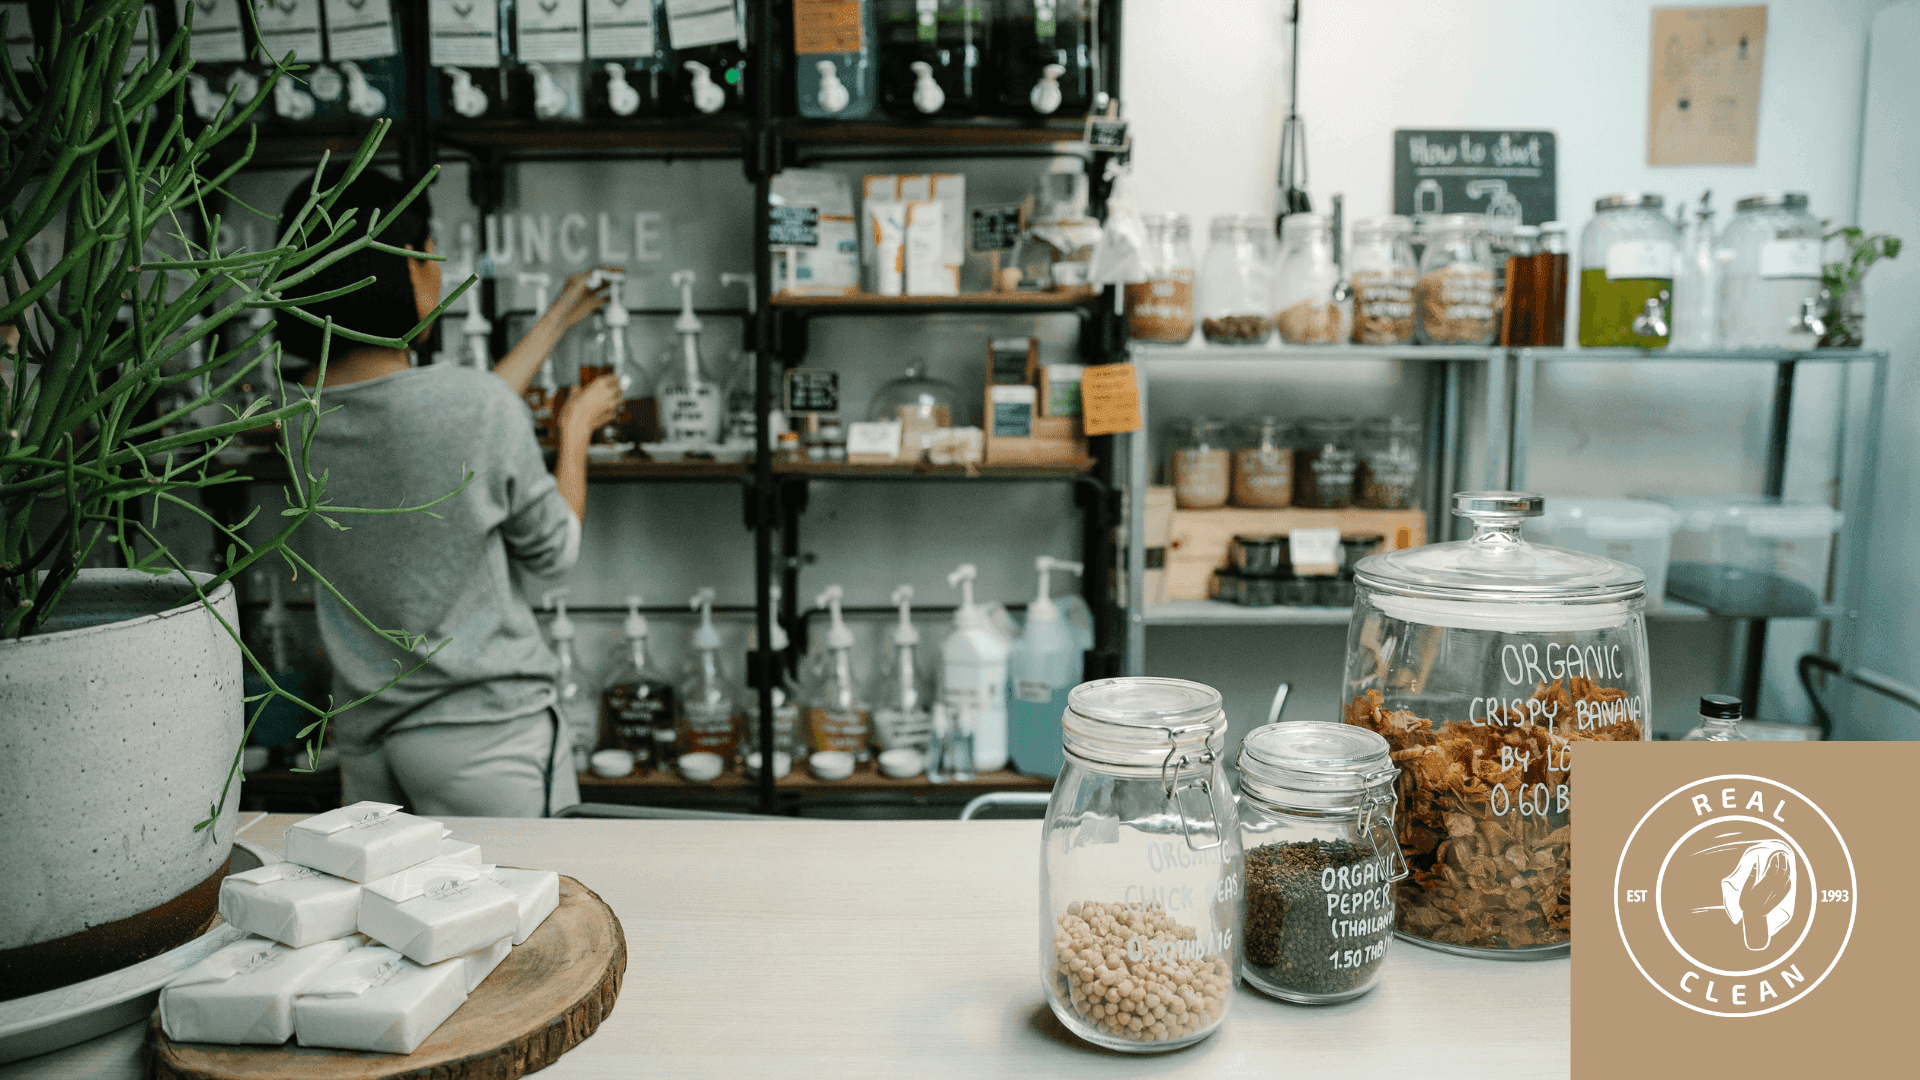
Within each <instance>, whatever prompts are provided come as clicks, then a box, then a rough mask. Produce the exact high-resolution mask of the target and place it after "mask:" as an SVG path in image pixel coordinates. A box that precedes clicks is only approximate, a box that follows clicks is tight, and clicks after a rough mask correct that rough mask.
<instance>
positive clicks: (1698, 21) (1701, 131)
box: [1647, 4, 1767, 165]
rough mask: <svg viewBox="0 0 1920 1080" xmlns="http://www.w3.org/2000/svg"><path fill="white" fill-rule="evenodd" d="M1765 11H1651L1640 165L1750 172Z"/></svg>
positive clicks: (1754, 8) (1757, 120) (1757, 115)
mask: <svg viewBox="0 0 1920 1080" xmlns="http://www.w3.org/2000/svg"><path fill="white" fill-rule="evenodd" d="M1766 45H1767V8H1766V5H1764V4H1760V5H1755V6H1752V7H1690V8H1655V9H1654V11H1653V56H1652V62H1651V63H1650V64H1649V65H1648V72H1649V79H1648V86H1647V164H1649V165H1751V164H1753V147H1754V142H1755V135H1756V133H1757V131H1758V129H1759V124H1760V68H1761V61H1762V59H1763V58H1764V56H1765V53H1766Z"/></svg>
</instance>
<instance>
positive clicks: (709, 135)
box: [434, 118, 746, 155]
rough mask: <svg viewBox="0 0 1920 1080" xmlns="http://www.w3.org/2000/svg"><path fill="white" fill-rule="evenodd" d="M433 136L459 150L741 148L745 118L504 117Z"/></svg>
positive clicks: (716, 150)
mask: <svg viewBox="0 0 1920 1080" xmlns="http://www.w3.org/2000/svg"><path fill="white" fill-rule="evenodd" d="M434 138H435V140H436V141H438V142H439V143H440V144H441V145H443V146H448V147H451V148H453V149H455V150H461V149H486V150H497V151H501V152H504V153H509V154H530V155H540V154H568V153H580V152H595V151H620V150H664V151H672V150H681V151H689V152H704V153H715V154H738V153H740V152H741V150H742V148H743V147H744V146H745V145H746V122H745V121H744V120H727V119H719V120H715V119H707V118H701V119H697V120H695V119H672V118H669V119H646V120H635V121H632V122H629V123H622V124H618V125H614V124H599V123H589V124H575V125H565V126H555V125H536V124H534V123H532V122H530V121H527V122H522V121H502V122H501V123H500V124H499V125H498V126H490V127H476V128H437V129H435V130H434Z"/></svg>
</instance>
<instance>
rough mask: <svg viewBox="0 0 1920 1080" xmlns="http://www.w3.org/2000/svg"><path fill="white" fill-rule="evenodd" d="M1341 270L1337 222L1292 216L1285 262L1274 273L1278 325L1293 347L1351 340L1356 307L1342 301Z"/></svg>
mask: <svg viewBox="0 0 1920 1080" xmlns="http://www.w3.org/2000/svg"><path fill="white" fill-rule="evenodd" d="M1339 284H1340V264H1339V263H1337V262H1335V261H1334V259H1333V219H1332V218H1329V217H1327V216H1326V215H1325V214H1288V215H1287V216H1286V218H1285V219H1283V220H1282V221H1281V223H1280V260H1279V263H1278V265H1277V266H1276V267H1275V269H1274V286H1273V310H1274V322H1275V324H1276V325H1277V326H1278V327H1279V329H1280V340H1281V341H1284V342H1286V343H1287V344H1289V345H1337V344H1340V343H1342V342H1344V341H1346V340H1347V334H1348V332H1349V327H1350V323H1351V320H1352V317H1353V305H1352V303H1351V301H1350V300H1349V299H1346V298H1344V297H1342V298H1338V299H1336V297H1335V292H1336V290H1337V288H1338V286H1339Z"/></svg>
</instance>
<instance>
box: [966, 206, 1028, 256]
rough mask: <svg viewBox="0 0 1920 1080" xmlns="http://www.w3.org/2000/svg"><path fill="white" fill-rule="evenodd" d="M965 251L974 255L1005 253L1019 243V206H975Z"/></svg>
mask: <svg viewBox="0 0 1920 1080" xmlns="http://www.w3.org/2000/svg"><path fill="white" fill-rule="evenodd" d="M972 217H973V229H972V230H971V232H970V234H969V235H970V242H969V244H968V247H967V250H968V251H971V252H972V253H973V254H975V255H985V254H987V253H989V252H994V251H1006V250H1007V249H1009V248H1011V247H1013V246H1014V245H1015V244H1017V243H1019V242H1020V204H1018V203H1006V204H1005V205H1001V206H976V207H974V208H973V210H972Z"/></svg>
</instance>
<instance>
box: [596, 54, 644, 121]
mask: <svg viewBox="0 0 1920 1080" xmlns="http://www.w3.org/2000/svg"><path fill="white" fill-rule="evenodd" d="M605 71H606V73H607V108H608V109H610V110H612V111H613V115H615V116H632V115H633V114H634V112H636V111H637V110H638V109H639V108H640V91H638V90H635V89H634V88H633V84H631V83H629V82H627V69H626V68H624V67H622V66H621V65H619V64H607V65H605Z"/></svg>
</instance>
